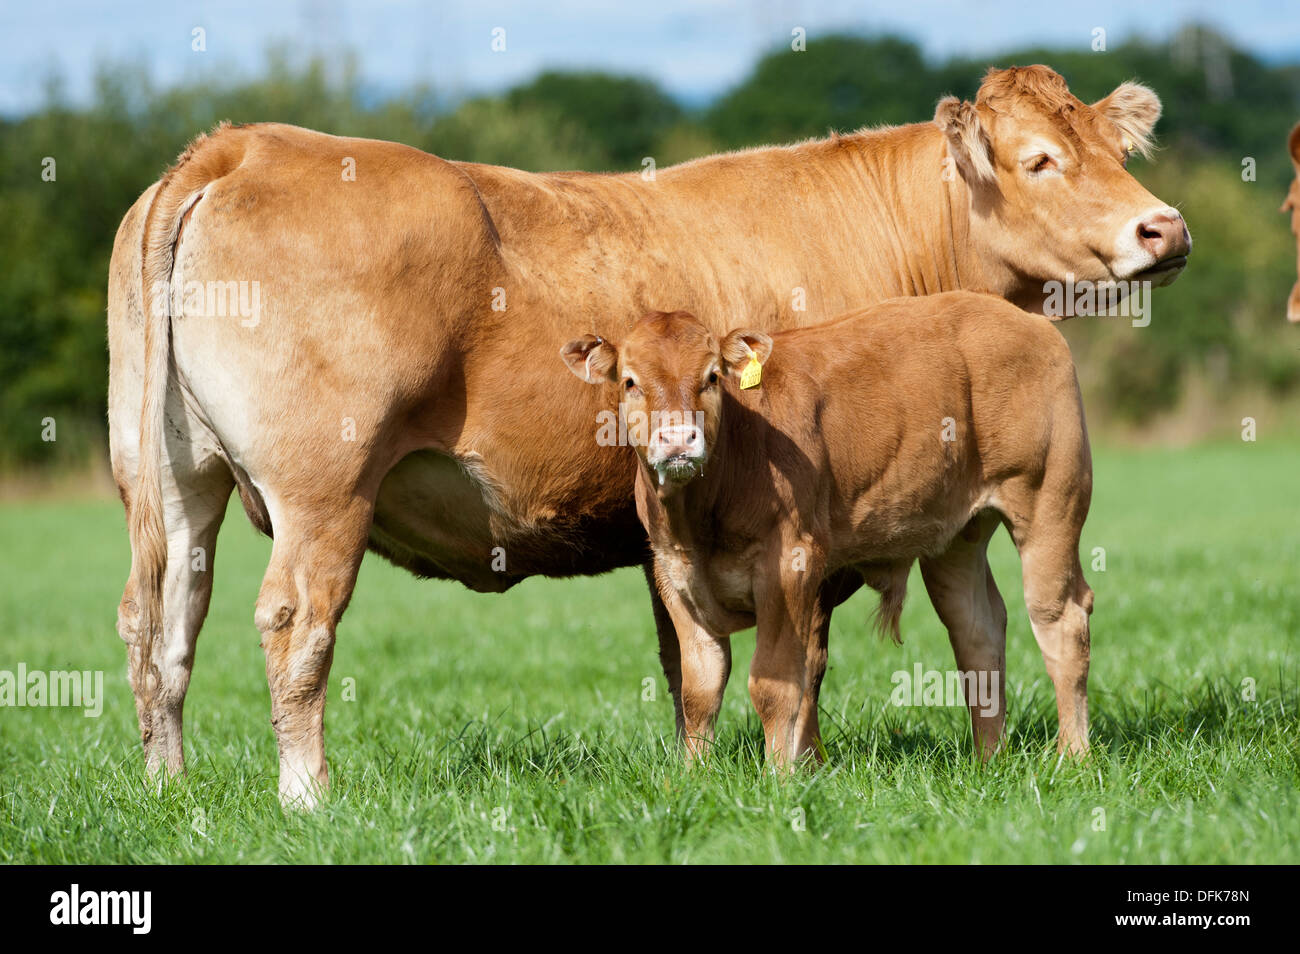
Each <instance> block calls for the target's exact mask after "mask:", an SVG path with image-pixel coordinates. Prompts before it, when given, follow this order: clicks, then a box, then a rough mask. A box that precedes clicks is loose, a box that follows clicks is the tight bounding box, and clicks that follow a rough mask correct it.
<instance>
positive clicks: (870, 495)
mask: <svg viewBox="0 0 1300 954" xmlns="http://www.w3.org/2000/svg"><path fill="white" fill-rule="evenodd" d="M561 356H562V357H563V358H564V361H565V363H566V364H567V365H568V366H569V368H570V370H572V371H573V372H574V373H575V374H576V375H578V376H579V377H580V378H583V379H584V380H587V381H591V382H593V383H598V384H599V383H605V384H606V385H607V387H608V389H609V391H610V392H611V393H610V395H609V398H610V401H611V402H612V401H613V399H614V393H615V392H616V393H617V396H618V400H619V407H620V413H621V415H622V418H623V420H624V422H625V424H626V428H627V433H628V435H629V443H632V444H633V445H634V446H635V447H636V453H637V456H638V458H639V460H640V466H639V468H638V471H637V479H636V503H637V513H638V515H639V516H640V518H641V521H642V523H643V524H644V526H645V528H646V531H647V532H648V534H649V536H650V541H651V544H652V546H653V549H654V577H655V582H656V584H657V588H658V591H659V594H660V596H661V598H662V599H663V601H664V603H665V605H666V606H667V609H668V612H669V613H670V614H671V616H672V620H673V623H674V625H675V627H676V630H677V634H678V639H679V640H680V644H681V658H682V705H683V710H684V717H685V723H686V725H685V732H686V737H687V746H688V752H690V753H691V754H692V755H698V754H701V753H702V752H703V751H704V750H705V749H706V748H707V746H708V744H709V742H710V740H711V738H712V735H713V727H714V721H715V719H716V717H717V714H718V710H719V708H720V706H721V704H722V693H723V689H724V687H725V685H726V681H727V676H728V673H729V670H730V665H731V650H730V642H729V638H728V637H729V636H730V635H731V634H732V633H734V632H736V631H737V630H741V629H746V628H748V627H750V626H754V625H757V626H758V642H757V646H756V648H755V650H754V659H753V663H752V666H751V668H750V677H749V692H750V698H751V699H752V700H753V703H754V707H755V708H756V709H757V710H758V713H759V716H760V717H761V718H762V721H763V729H764V733H765V735H766V737H767V748H768V752H769V753H771V755H772V756H773V757H774V758H775V759H776V760H777V761H778V762H779V763H780V764H784V765H790V764H792V763H793V762H795V761H796V760H798V759H800V758H802V757H805V756H812V757H815V755H816V752H817V750H818V728H817V694H818V688H819V686H820V684H821V680H822V676H823V674H824V672H825V670H826V652H827V648H826V646H827V634H828V631H829V628H830V616H831V610H832V609H833V607H834V606H836V605H837V604H838V603H840V602H842V600H843V598H844V597H845V595H847V594H849V593H851V592H852V591H853V590H854V589H856V584H857V583H858V582H859V581H861V582H865V583H866V584H868V585H870V586H872V587H873V588H875V589H877V590H878V591H880V592H881V594H882V600H881V619H880V622H881V628H882V630H883V631H889V632H891V633H892V634H893V635H894V637H895V639H897V631H898V617H899V614H900V612H901V609H902V601H903V594H904V590H905V587H906V585H907V575H908V571H909V570H910V568H911V565H912V563H913V561H915V560H920V561H921V571H922V575H923V577H924V579H925V585H926V589H927V591H928V592H929V594H930V598H931V600H932V601H933V603H934V606H935V609H936V610H937V611H938V613H939V616H940V618H941V619H942V620H943V622H944V625H945V626H946V627H947V628H948V634H949V638H950V639H951V641H952V645H953V649H954V651H955V653H956V657H957V666H958V669H960V670H961V671H962V672H963V673H984V674H992V673H997V674H998V678H997V682H996V687H997V699H996V700H990V699H982V700H981V699H977V698H975V697H974V694H973V693H972V692H971V689H972V688H973V686H974V683H975V681H974V680H971V679H969V678H966V679H963V684H964V685H965V687H966V688H967V701H968V704H969V705H970V710H971V720H972V727H973V731H974V735H975V741H976V746H977V747H978V748H979V750H980V751H981V753H982V754H983V755H985V756H988V755H990V754H992V752H993V751H994V749H995V748H996V746H997V743H998V739H999V738H1000V736H1001V733H1002V727H1003V720H1004V708H1005V689H1004V686H1005V678H1004V677H1005V669H1006V656H1005V644H1006V621H1007V615H1006V607H1005V606H1004V605H1003V603H1002V599H1001V597H1000V596H999V595H998V591H997V588H996V586H995V585H994V582H993V577H992V575H991V573H990V572H989V567H988V562H987V559H986V556H985V551H986V547H987V545H988V541H989V538H990V537H991V536H992V534H993V533H994V531H995V530H996V529H997V527H998V524H999V523H1003V524H1006V526H1007V528H1008V529H1009V531H1010V533H1011V536H1012V539H1013V540H1014V541H1015V545H1016V548H1017V549H1018V550H1019V552H1020V557H1021V561H1022V563H1023V566H1024V584H1025V602H1026V604H1027V606H1028V609H1029V618H1030V622H1031V623H1032V625H1033V630H1034V635H1035V637H1036V638H1037V640H1038V643H1039V646H1040V648H1041V649H1042V652H1043V659H1044V661H1045V662H1046V664H1047V671H1048V674H1049V675H1050V676H1051V678H1052V682H1053V684H1054V686H1055V688H1056V698H1057V710H1058V714H1059V716H1060V734H1059V748H1060V750H1061V751H1063V752H1071V753H1081V752H1083V751H1086V749H1087V747H1088V701H1087V680H1088V653H1089V649H1088V647H1089V635H1088V616H1089V613H1090V612H1091V611H1092V591H1091V590H1090V589H1089V588H1088V585H1087V583H1086V582H1085V581H1084V578H1083V570H1082V568H1081V567H1080V565H1079V534H1080V532H1081V530H1082V527H1083V522H1084V518H1085V517H1086V515H1087V513H1088V502H1089V498H1090V496H1091V491H1092V461H1091V454H1090V451H1089V447H1088V435H1087V430H1086V427H1085V425H1084V418H1083V405H1082V403H1081V401H1080V397H1079V388H1078V383H1077V381H1076V379H1075V374H1074V366H1073V364H1072V362H1071V359H1070V350H1069V347H1068V346H1067V345H1066V343H1065V340H1064V339H1063V338H1062V337H1061V335H1060V334H1059V332H1057V331H1056V329H1055V328H1053V327H1052V326H1051V325H1050V324H1049V323H1048V322H1045V321H1043V320H1042V319H1041V318H1032V317H1030V316H1028V315H1026V314H1025V313H1024V312H1022V311H1020V310H1019V309H1017V308H1015V307H1014V306H1012V305H1010V304H1008V303H1006V302H1005V301H1002V300H1000V299H996V298H993V297H991V296H987V295H978V294H973V293H968V292H954V293H948V294H942V295H934V296H930V297H924V298H913V299H898V300H895V301H890V302H885V303H883V304H880V305H876V306H873V307H871V308H868V309H865V310H863V311H858V312H854V313H852V314H849V315H846V316H844V317H842V318H839V319H837V320H835V321H832V322H830V323H828V324H824V325H819V326H815V327H809V328H801V329H797V330H791V331H783V332H777V333H773V334H764V333H762V332H758V331H748V330H737V331H732V332H731V333H730V334H728V335H726V336H725V337H723V338H722V339H721V341H719V340H718V338H717V337H715V336H714V335H713V334H711V333H710V332H709V330H708V329H707V328H706V327H705V326H704V325H703V324H701V323H700V322H698V321H697V320H696V319H695V318H694V317H692V316H691V315H689V314H687V313H685V312H675V313H672V314H666V313H662V312H659V313H654V314H651V315H648V316H646V317H645V318H644V319H642V320H641V321H640V322H639V323H638V324H637V325H635V326H634V327H633V328H632V330H631V331H630V332H629V333H628V335H627V337H626V339H625V340H624V341H623V342H622V344H621V346H616V345H614V344H613V343H611V342H609V341H606V340H604V339H601V338H597V337H595V336H592V335H588V336H585V337H584V338H582V339H579V340H577V341H574V342H571V343H570V344H568V345H567V346H565V347H564V348H563V349H562V350H561ZM754 377H758V378H759V379H760V380H759V381H758V382H757V383H755V382H754V381H753V380H752V378H754ZM746 385H748V386H746ZM986 684H993V683H992V679H991V678H989V679H988V682H987V683H986ZM991 702H992V703H993V704H992V705H990V703H991Z"/></svg>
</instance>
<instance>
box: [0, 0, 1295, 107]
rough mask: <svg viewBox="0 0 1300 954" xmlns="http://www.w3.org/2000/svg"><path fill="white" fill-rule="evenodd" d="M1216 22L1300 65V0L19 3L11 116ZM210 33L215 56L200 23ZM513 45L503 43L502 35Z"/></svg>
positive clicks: (5, 98) (681, 76)
mask: <svg viewBox="0 0 1300 954" xmlns="http://www.w3.org/2000/svg"><path fill="white" fill-rule="evenodd" d="M1192 19H1196V20H1200V21H1202V22H1208V23H1210V24H1212V25H1214V26H1215V27H1217V28H1218V29H1219V30H1221V31H1223V32H1225V33H1227V34H1228V35H1229V36H1231V37H1232V38H1233V39H1234V40H1235V41H1236V42H1237V43H1238V44H1240V45H1242V46H1244V47H1246V48H1248V49H1251V50H1253V51H1255V52H1256V53H1258V54H1259V55H1262V56H1264V57H1266V58H1268V59H1272V60H1283V59H1285V60H1300V4H1297V3H1295V2H1294V0H1293V2H1290V3H1288V2H1286V0H1273V2H1261V0H1233V2H1228V3H1225V2H1209V0H1165V2H1157V3H1144V2H1133V0H1100V2H1079V3H1070V2H1068V0H1066V2H1053V0H1047V2H1040V3H1034V4H1011V3H1001V2H995V0H966V2H953V0H948V2H938V0H902V2H899V0H893V2H890V3H881V2H874V0H873V2H856V3H851V2H847V0H823V2H813V0H751V2H740V0H608V2H604V3H601V2H596V0H536V2H521V0H472V2H471V0H423V2H419V0H370V2H366V0H280V2H276V0H260V2H258V0H228V2H218V0H174V2H170V3H153V2H131V0H119V2H89V0H45V2H40V0H37V2H35V3H23V2H21V0H5V3H4V5H3V9H2V10H0V113H6V114H14V113H20V112H23V111H26V110H28V109H31V108H33V107H35V106H38V105H39V104H40V102H41V100H42V96H43V92H42V91H43V88H44V84H45V82H46V80H47V79H48V78H49V77H50V75H51V74H52V73H55V72H57V73H59V74H60V75H61V76H62V77H63V78H64V81H65V85H66V89H67V92H68V94H69V95H70V96H71V97H72V98H73V99H74V100H79V99H81V98H83V97H84V96H85V95H86V93H87V91H88V90H89V89H90V83H91V79H92V77H93V75H94V71H95V68H96V66H97V64H99V63H102V62H106V61H112V62H120V61H127V62H131V63H134V64H137V65H140V66H143V67H144V68H146V69H147V70H148V72H149V74H150V76H151V77H152V78H153V80H154V82H155V83H157V84H159V85H169V84H172V83H175V82H178V81H182V80H186V79H193V78H200V77H203V76H211V75H218V74H226V75H228V74H229V73H230V72H231V71H234V72H235V73H238V74H244V75H253V74H255V73H256V72H257V71H258V70H259V68H260V66H261V64H262V63H263V62H264V57H265V51H266V49H267V48H268V47H269V46H271V45H273V44H276V43H281V44H284V45H286V46H287V47H288V48H289V49H291V50H294V51H299V52H303V53H306V52H310V51H320V52H324V53H327V54H328V53H331V52H337V51H339V50H341V49H343V48H345V47H346V48H350V49H352V50H353V51H355V52H356V53H357V54H358V56H359V65H360V70H361V75H362V78H363V80H364V81H365V82H366V83H368V84H369V85H371V86H372V87H374V88H376V89H378V90H381V91H382V90H395V89H400V88H402V87H404V86H407V85H410V84H412V83H416V82H428V83H432V84H433V85H434V86H435V87H436V88H438V89H439V90H441V91H442V92H444V93H445V94H447V95H449V96H459V95H464V94H466V93H469V92H476V91H482V90H495V89H500V88H502V87H504V86H508V85H511V84H513V83H517V82H519V81H521V80H525V79H527V78H529V77H530V76H532V75H534V74H535V73H536V72H538V71H539V70H540V69H543V68H546V67H563V68H599V69H606V70H614V71H619V72H629V73H637V74H643V75H648V76H651V77H653V78H655V79H656V80H658V81H659V82H660V83H662V84H663V85H664V86H665V87H666V88H668V89H669V90H670V91H672V92H673V93H675V94H677V95H678V96H680V97H682V98H683V99H685V100H687V101H701V100H704V99H707V98H709V97H711V96H713V95H716V94H717V93H718V92H720V91H722V90H724V89H726V88H727V87H728V86H730V85H732V84H733V83H735V82H737V81H738V80H740V79H741V78H742V77H744V75H745V74H746V72H747V71H748V69H749V67H750V66H751V65H752V63H753V61H754V59H755V57H756V56H758V55H759V54H760V53H762V52H764V51H766V50H768V49H770V48H772V47H774V46H776V45H779V44H785V43H788V42H789V38H790V31H791V29H792V28H793V27H795V26H801V27H803V28H804V29H805V30H806V31H807V35H808V41H809V44H810V49H811V48H812V44H815V43H816V39H817V36H818V35H819V34H825V33H827V32H830V31H832V30H838V29H851V30H858V31H872V32H876V31H891V32H897V33H901V34H903V35H905V36H908V37H910V38H911V39H913V40H915V41H916V42H918V43H920V44H921V46H922V48H923V49H924V50H925V52H926V53H927V55H929V56H931V57H945V56H949V55H952V54H956V53H961V54H971V55H976V56H980V55H991V54H995V53H997V52H999V51H1002V50H1006V49H1008V48H1012V47H1020V46H1026V45H1030V44H1040V43H1041V44H1049V45H1060V46H1075V45H1077V46H1079V47H1080V48H1082V49H1087V48H1088V44H1089V43H1090V41H1091V35H1092V30H1093V28H1094V27H1098V26H1100V27H1103V28H1105V29H1106V31H1107V36H1108V40H1109V42H1111V43H1115V42H1118V41H1120V40H1123V39H1124V38H1126V37H1130V36H1134V35H1140V36H1145V37H1148V38H1162V37H1165V36H1168V34H1169V33H1170V32H1172V31H1173V30H1174V29H1175V28H1177V27H1178V26H1179V25H1181V24H1182V23H1185V22H1187V21H1189V20H1192ZM195 27H202V28H203V29H205V30H206V31H207V37H206V39H207V51H206V52H203V53H196V52H194V51H193V50H191V31H192V29H193V28H195ZM496 27H502V28H504V29H505V40H506V50H505V51H504V52H493V51H492V49H491V42H492V31H493V29H494V28H496Z"/></svg>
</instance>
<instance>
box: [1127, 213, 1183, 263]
mask: <svg viewBox="0 0 1300 954" xmlns="http://www.w3.org/2000/svg"><path fill="white" fill-rule="evenodd" d="M1137 237H1138V244H1139V245H1141V246H1142V247H1143V248H1144V249H1146V250H1147V251H1148V252H1150V253H1151V254H1152V255H1154V256H1155V258H1156V261H1157V262H1162V261H1164V260H1165V259H1167V258H1174V257H1175V256H1178V255H1186V254H1187V253H1188V252H1190V251H1191V250H1192V236H1191V233H1189V232H1188V231H1187V223H1186V222H1184V221H1183V217H1182V216H1181V215H1179V214H1178V213H1177V212H1176V211H1175V210H1173V209H1166V210H1165V211H1163V212H1158V213H1156V214H1155V215H1151V216H1148V217H1147V218H1145V219H1143V220H1142V221H1141V222H1139V223H1138V227H1137Z"/></svg>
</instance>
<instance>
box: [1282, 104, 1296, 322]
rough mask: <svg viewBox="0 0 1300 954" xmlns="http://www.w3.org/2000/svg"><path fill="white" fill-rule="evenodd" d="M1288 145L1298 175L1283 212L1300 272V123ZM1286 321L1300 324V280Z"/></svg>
mask: <svg viewBox="0 0 1300 954" xmlns="http://www.w3.org/2000/svg"><path fill="white" fill-rule="evenodd" d="M1286 145H1287V150H1288V151H1289V152H1290V153H1291V165H1293V166H1295V172H1296V174H1295V178H1294V179H1292V180H1291V188H1290V189H1288V190H1287V194H1286V200H1285V201H1283V203H1282V208H1281V211H1282V212H1290V213H1291V234H1293V235H1294V236H1295V237H1296V270H1297V271H1298V272H1300V123H1297V124H1296V126H1295V128H1294V129H1292V130H1291V137H1290V138H1289V139H1288V140H1287V144H1286ZM1286 320H1287V321H1296V322H1300V280H1297V281H1296V283H1295V284H1294V285H1293V286H1292V287H1291V297H1290V298H1288V299H1287V302H1286Z"/></svg>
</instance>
